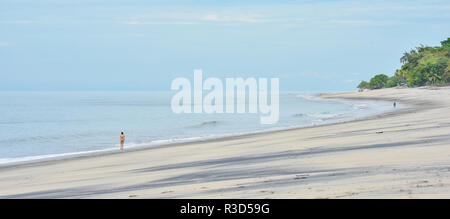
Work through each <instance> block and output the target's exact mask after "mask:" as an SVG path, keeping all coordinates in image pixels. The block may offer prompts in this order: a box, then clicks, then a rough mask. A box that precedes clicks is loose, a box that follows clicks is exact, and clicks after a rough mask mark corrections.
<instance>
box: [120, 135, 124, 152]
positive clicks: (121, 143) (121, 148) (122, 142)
mask: <svg viewBox="0 0 450 219" xmlns="http://www.w3.org/2000/svg"><path fill="white" fill-rule="evenodd" d="M124 144H125V135H124V134H123V132H121V133H120V150H122V151H123V145H124Z"/></svg>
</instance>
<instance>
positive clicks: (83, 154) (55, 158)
mask: <svg viewBox="0 0 450 219" xmlns="http://www.w3.org/2000/svg"><path fill="white" fill-rule="evenodd" d="M350 92H351V91H350ZM341 93H347V92H338V93H316V94H313V96H314V97H317V98H320V99H323V100H353V101H354V100H359V101H391V100H390V99H389V98H342V97H332V96H334V95H339V94H341ZM330 96H331V97H330ZM408 104H409V103H408ZM418 106H419V105H415V104H409V105H408V106H407V107H405V108H402V109H398V110H395V109H392V110H389V111H387V112H383V111H380V112H377V113H375V114H371V115H367V116H363V117H361V118H350V119H349V120H345V121H334V122H330V123H324V124H314V125H304V126H303V125H301V126H295V127H276V128H275V129H269V130H261V131H257V132H246V133H241V134H224V135H219V136H214V137H206V138H202V137H190V138H198V139H196V140H192V141H189V140H187V141H183V140H181V141H180V142H174V143H165V144H159V145H151V146H135V147H132V148H126V149H125V150H124V151H120V150H119V149H116V148H105V149H98V150H94V151H79V152H68V153H63V154H48V155H37V156H29V157H20V158H32V157H40V156H42V157H45V158H36V159H32V160H25V161H16V162H14V161H13V162H10V163H3V164H0V170H2V169H6V168H15V167H22V166H36V165H40V164H42V165H46V164H50V163H57V162H64V161H68V160H77V159H83V158H91V157H99V156H108V155H112V154H123V153H129V152H135V151H145V150H152V149H158V148H164V147H179V146H183V145H189V144H199V143H212V142H218V141H226V140H233V139H241V138H247V137H252V136H258V135H265V134H271V133H278V132H285V131H292V130H302V129H308V128H312V127H323V126H329V125H336V124H346V123H349V122H356V121H364V120H371V119H376V118H380V117H385V116H389V115H395V114H396V113H402V112H403V111H408V110H413V109H414V108H416V107H418ZM20 158H18V159H20Z"/></svg>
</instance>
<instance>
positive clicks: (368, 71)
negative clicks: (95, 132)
mask: <svg viewBox="0 0 450 219" xmlns="http://www.w3.org/2000/svg"><path fill="white" fill-rule="evenodd" d="M447 37H450V1H448V0H419V1H417V0H397V1H385V0H380V1H369V0H368V1H361V0H360V1H352V0H349V1H347V0H328V1H311V0H310V1H306V0H303V1H302V0H299V1H280V0H277V1H267V0H250V1H245V0H227V1H209V0H178V1H170V3H169V1H167V0H158V1H152V0H143V1H137V0H136V1H130V0H127V1H121V0H0V90H170V83H171V81H172V80H173V79H174V78H176V77H180V76H182V77H188V78H192V77H193V70H194V69H202V70H203V74H204V77H219V78H226V77H244V78H246V77H277V78H280V89H281V90H284V91H338V90H353V89H355V86H356V85H357V84H358V83H359V82H360V81H361V80H368V79H370V77H371V76H373V75H374V74H381V73H384V74H388V75H392V74H393V72H394V71H395V69H397V68H399V67H400V66H401V64H400V61H399V59H400V57H401V55H402V53H403V52H404V51H405V50H409V49H411V48H413V47H415V46H418V45H420V44H424V45H432V46H437V45H439V43H440V41H442V40H444V39H446V38H447Z"/></svg>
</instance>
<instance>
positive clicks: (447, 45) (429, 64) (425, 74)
mask: <svg viewBox="0 0 450 219" xmlns="http://www.w3.org/2000/svg"><path fill="white" fill-rule="evenodd" d="M400 62H401V63H402V64H403V65H402V67H401V68H400V69H397V70H396V71H395V74H394V76H392V77H388V76H387V75H384V74H379V75H375V76H374V77H373V78H371V79H370V81H369V82H367V81H361V83H360V84H359V85H358V88H360V89H379V88H384V87H395V86H398V85H408V86H423V85H436V84H445V83H450V37H449V38H447V40H444V41H442V42H441V46H436V47H430V46H423V45H421V46H419V47H416V49H412V50H411V51H409V52H405V53H403V56H402V57H401V58H400Z"/></svg>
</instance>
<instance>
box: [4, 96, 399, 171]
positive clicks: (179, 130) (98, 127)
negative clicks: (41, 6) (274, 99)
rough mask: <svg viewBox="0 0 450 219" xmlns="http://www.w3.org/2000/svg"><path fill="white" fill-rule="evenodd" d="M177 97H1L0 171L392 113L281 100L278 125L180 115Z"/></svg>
mask: <svg viewBox="0 0 450 219" xmlns="http://www.w3.org/2000/svg"><path fill="white" fill-rule="evenodd" d="M173 94H174V93H172V92H0V98H1V100H2V101H0V165H9V164H14V163H20V162H29V161H35V160H45V159H53V158H60V157H65V156H66V157H67V156H80V155H85V154H92V153H104V152H110V151H118V150H119V148H120V147H119V135H120V132H121V131H123V132H125V135H126V142H125V149H130V148H139V147H156V146H159V145H166V144H171V143H178V142H188V141H197V140H204V139H211V138H218V137H224V136H232V135H242V134H248V133H255V132H265V131H271V130H280V129H287V128H293V127H305V126H313V125H320V124H326V123H334V122H341V121H349V120H354V119H358V118H363V117H367V116H370V115H374V114H377V113H382V112H386V111H389V110H392V108H393V107H392V103H388V102H384V101H348V100H323V99H320V98H315V97H314V96H312V95H310V94H306V93H281V94H280V118H279V122H278V123H276V124H272V125H261V124H260V123H259V119H260V116H261V115H260V114H249V113H244V114H205V113H203V114H174V113H172V110H171V107H170V100H171V98H172V95H173Z"/></svg>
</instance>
